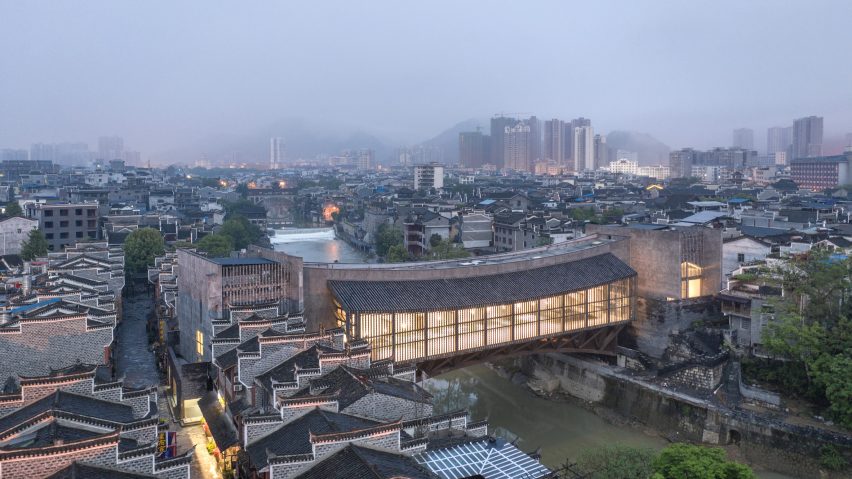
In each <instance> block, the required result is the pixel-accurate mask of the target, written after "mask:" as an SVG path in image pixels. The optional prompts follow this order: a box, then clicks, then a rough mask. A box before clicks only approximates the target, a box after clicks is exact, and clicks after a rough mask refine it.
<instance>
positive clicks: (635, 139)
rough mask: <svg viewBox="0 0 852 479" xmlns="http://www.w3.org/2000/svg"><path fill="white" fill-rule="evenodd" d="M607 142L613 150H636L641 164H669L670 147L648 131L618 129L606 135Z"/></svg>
mask: <svg viewBox="0 0 852 479" xmlns="http://www.w3.org/2000/svg"><path fill="white" fill-rule="evenodd" d="M606 144H607V146H609V147H610V148H612V149H613V150H627V151H635V152H636V153H638V154H639V164H640V165H646V166H647V165H668V164H669V152H670V151H671V148H669V147H668V146H667V145H666V144H664V143H663V142H661V141H660V140H658V139H656V138H654V137H653V136H651V135H649V134H647V133H638V132H635V131H623V130H616V131H613V132H611V133H609V134H608V135H606Z"/></svg>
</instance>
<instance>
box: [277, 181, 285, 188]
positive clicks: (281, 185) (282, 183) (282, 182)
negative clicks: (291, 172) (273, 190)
mask: <svg viewBox="0 0 852 479" xmlns="http://www.w3.org/2000/svg"><path fill="white" fill-rule="evenodd" d="M278 187H279V188H281V189H282V190H283V189H284V188H286V187H287V182H286V181H284V180H281V181H279V182H278Z"/></svg>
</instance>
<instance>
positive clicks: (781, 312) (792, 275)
mask: <svg viewBox="0 0 852 479" xmlns="http://www.w3.org/2000/svg"><path fill="white" fill-rule="evenodd" d="M849 271H850V263H849V260H841V259H840V258H836V257H832V256H830V255H829V254H828V252H820V251H816V252H813V251H812V252H811V253H810V254H809V255H807V256H806V257H801V258H798V259H794V260H791V262H790V264H789V266H788V267H786V268H784V269H779V270H777V271H775V275H776V276H778V277H780V278H781V281H782V284H783V287H784V293H785V294H784V295H783V296H782V297H781V298H780V299H778V300H776V301H775V302H773V303H772V307H773V308H774V310H775V319H774V320H773V321H771V322H770V323H769V324H767V326H766V328H765V330H764V333H763V344H764V346H765V347H766V349H767V350H768V351H769V352H770V353H772V354H773V355H775V356H776V357H779V358H784V359H787V360H788V361H774V362H769V363H768V364H766V366H768V368H769V369H770V371H771V372H774V373H775V374H773V375H772V376H771V377H769V379H771V380H773V382H776V383H778V384H780V385H782V386H783V387H784V388H785V390H786V391H789V392H792V393H793V394H795V395H799V396H802V397H805V398H806V399H808V400H810V401H812V402H813V403H814V404H815V405H817V406H819V407H826V408H827V413H828V414H829V415H830V416H831V417H832V418H834V419H835V420H836V421H838V422H839V423H841V424H843V425H844V426H846V427H852V368H851V367H850V366H852V301H849V294H850V290H852V288H850V275H849ZM773 370H774V371H773ZM758 374H759V375H761V376H763V377H764V378H766V377H767V376H769V374H767V372H766V371H758Z"/></svg>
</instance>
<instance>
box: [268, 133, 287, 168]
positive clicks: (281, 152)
mask: <svg viewBox="0 0 852 479" xmlns="http://www.w3.org/2000/svg"><path fill="white" fill-rule="evenodd" d="M286 146H287V144H286V143H285V142H284V138H280V137H277V136H276V137H272V138H270V139H269V169H270V170H277V169H279V168H281V167H282V166H284V160H285V156H286V153H287V150H286Z"/></svg>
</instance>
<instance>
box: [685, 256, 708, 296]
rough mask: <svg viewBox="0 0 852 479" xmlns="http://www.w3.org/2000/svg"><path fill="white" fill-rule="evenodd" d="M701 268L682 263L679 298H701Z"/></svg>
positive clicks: (686, 262)
mask: <svg viewBox="0 0 852 479" xmlns="http://www.w3.org/2000/svg"><path fill="white" fill-rule="evenodd" d="M702 271H703V270H702V268H701V267H700V266H698V265H697V264H695V263H690V262H688V261H684V262H683V263H681V264H680V278H681V279H680V297H681V298H682V299H687V298H697V297H699V296H701V273H702Z"/></svg>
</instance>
